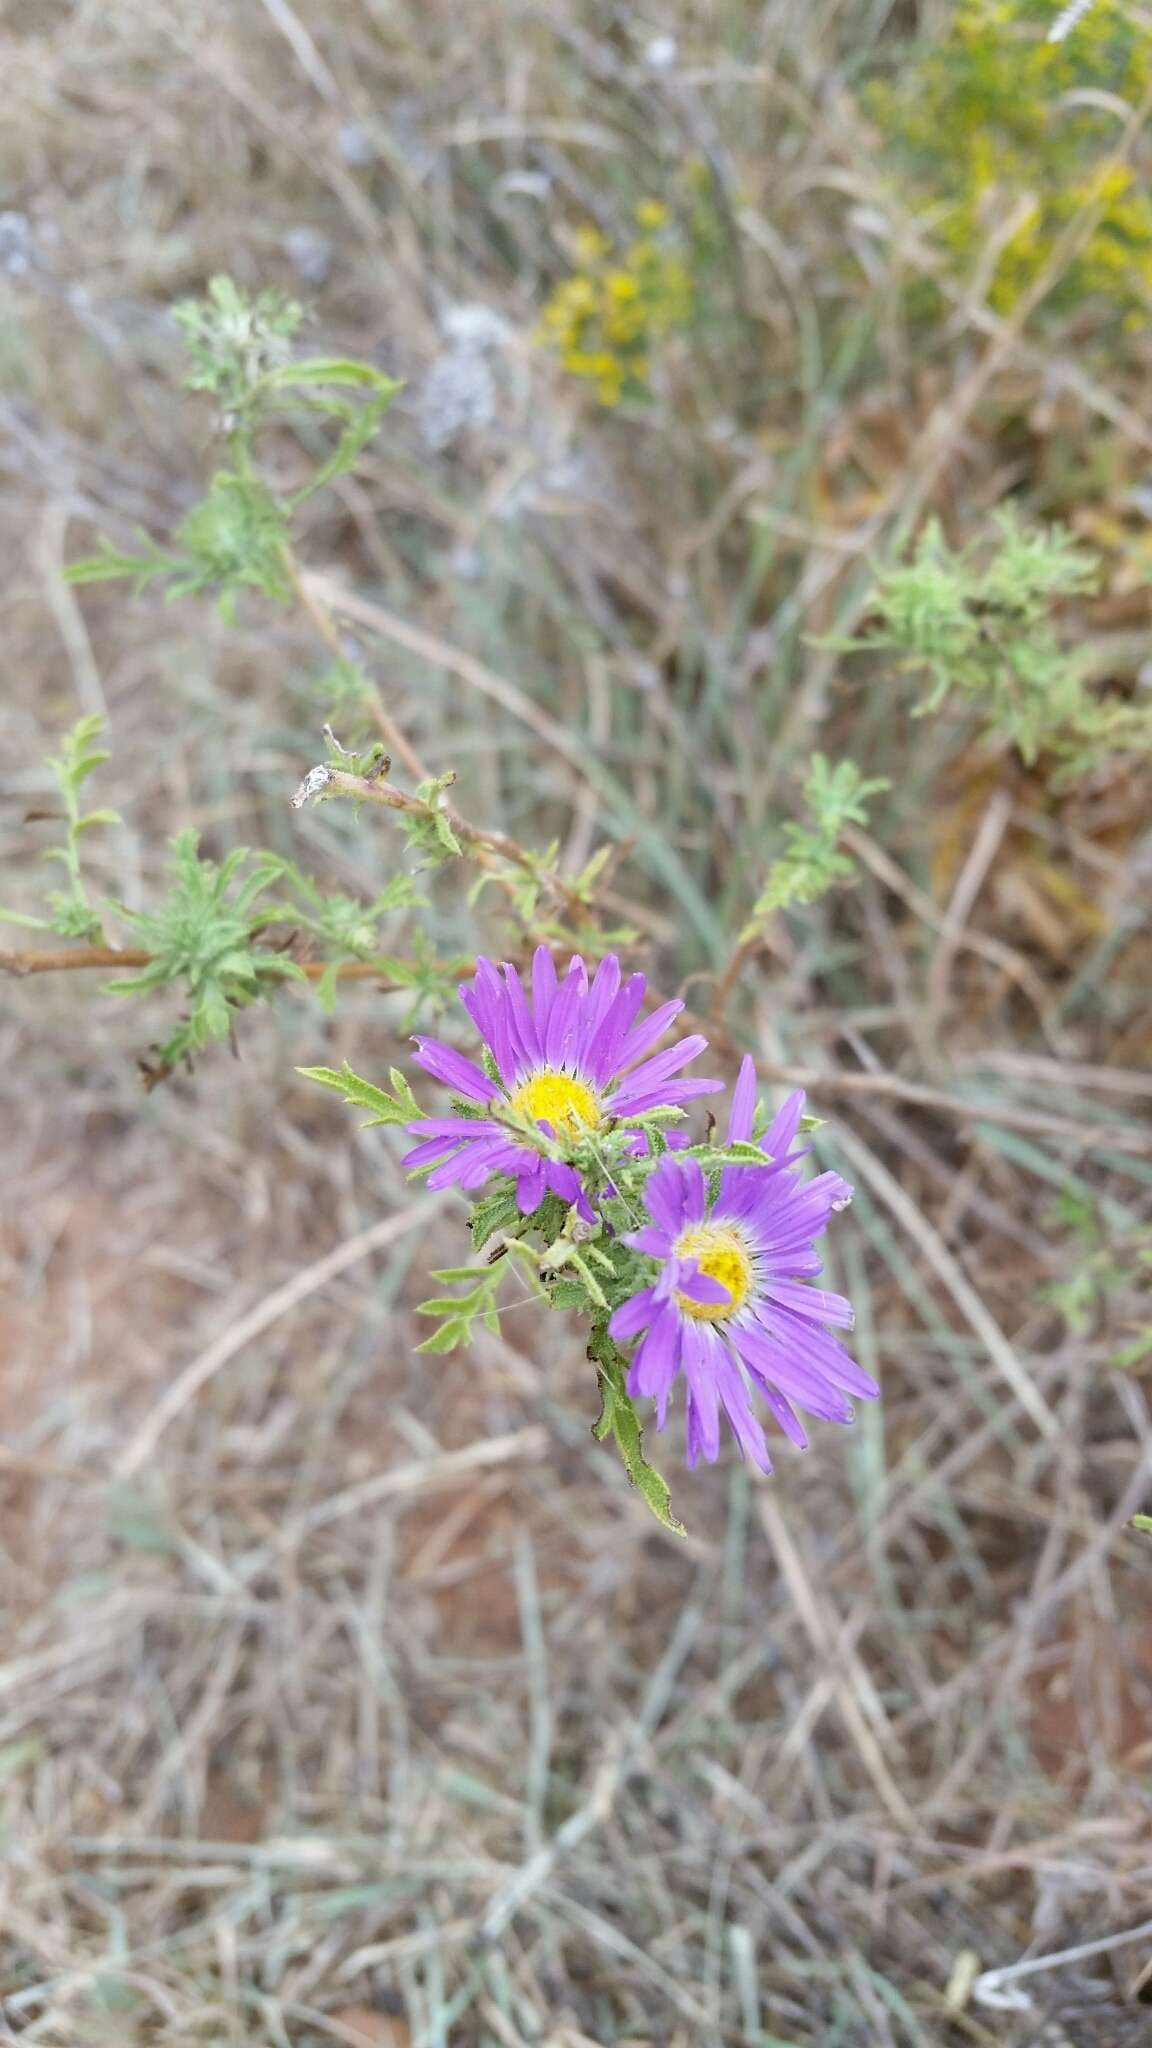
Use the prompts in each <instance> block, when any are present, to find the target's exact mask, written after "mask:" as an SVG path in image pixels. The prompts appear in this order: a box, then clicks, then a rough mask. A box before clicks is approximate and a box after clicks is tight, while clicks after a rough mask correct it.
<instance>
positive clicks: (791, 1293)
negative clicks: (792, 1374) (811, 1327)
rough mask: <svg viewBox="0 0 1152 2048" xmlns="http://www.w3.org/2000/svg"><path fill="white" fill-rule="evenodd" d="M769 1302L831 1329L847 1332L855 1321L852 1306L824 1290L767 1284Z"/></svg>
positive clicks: (786, 1284)
mask: <svg viewBox="0 0 1152 2048" xmlns="http://www.w3.org/2000/svg"><path fill="white" fill-rule="evenodd" d="M764 1292H765V1294H766V1295H767V1296H768V1299H769V1301H775V1302H779V1303H780V1305H781V1307H782V1308H790V1309H792V1310H793V1311H794V1312H795V1314H796V1315H798V1316H804V1317H806V1318H808V1319H810V1320H811V1321H812V1322H815V1323H830V1324H831V1325H832V1326H833V1328H834V1329H837V1330H850V1329H852V1327H853V1326H854V1324H855V1321H856V1311H855V1309H854V1308H853V1307H852V1303H851V1302H850V1301H848V1300H846V1299H845V1297H844V1295H842V1294H829V1293H828V1292H827V1290H826V1289H825V1288H823V1287H794V1286H793V1285H791V1283H790V1282H789V1281H787V1280H776V1279H773V1280H771V1281H769V1283H768V1284H767V1286H766V1287H765V1289H764Z"/></svg>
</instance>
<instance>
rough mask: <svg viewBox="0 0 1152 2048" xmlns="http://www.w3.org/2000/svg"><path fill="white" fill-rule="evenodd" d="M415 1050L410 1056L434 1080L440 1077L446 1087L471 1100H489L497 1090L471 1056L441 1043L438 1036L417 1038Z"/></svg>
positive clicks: (439, 1079) (438, 1079)
mask: <svg viewBox="0 0 1152 2048" xmlns="http://www.w3.org/2000/svg"><path fill="white" fill-rule="evenodd" d="M414 1044H415V1046H416V1051H415V1052H414V1053H413V1055H412V1057H413V1059H414V1060H415V1062H416V1064H417V1066H418V1067H423V1069H424V1071H425V1073H426V1074H431V1075H432V1076H433V1077H434V1079H435V1080H437V1081H443V1083H444V1086H445V1087H446V1088H452V1089H454V1090H455V1092H456V1094H457V1095H466V1096H467V1097H468V1098H469V1099H470V1100H471V1101H472V1102H491V1101H492V1099H493V1097H494V1096H495V1095H497V1094H498V1093H499V1090H498V1089H497V1087H496V1086H495V1083H494V1082H492V1081H490V1080H489V1079H488V1076H487V1074H486V1073H485V1072H484V1070H483V1068H482V1067H478V1066H477V1065H476V1062H475V1061H474V1060H468V1059H465V1057H464V1054H463V1053H462V1052H456V1051H454V1049H453V1048H452V1046H450V1045H442V1044H441V1043H440V1040H439V1039H438V1038H417V1039H415V1040H414Z"/></svg>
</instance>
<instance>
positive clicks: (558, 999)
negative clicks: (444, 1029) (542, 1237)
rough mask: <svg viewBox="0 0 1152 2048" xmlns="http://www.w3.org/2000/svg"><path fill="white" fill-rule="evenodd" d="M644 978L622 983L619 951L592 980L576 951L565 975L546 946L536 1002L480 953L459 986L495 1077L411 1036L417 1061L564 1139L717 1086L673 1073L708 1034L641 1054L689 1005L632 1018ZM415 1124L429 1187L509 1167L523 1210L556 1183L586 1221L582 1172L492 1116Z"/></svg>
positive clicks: (507, 970)
mask: <svg viewBox="0 0 1152 2048" xmlns="http://www.w3.org/2000/svg"><path fill="white" fill-rule="evenodd" d="M647 986H648V984H647V981H646V980H645V977H644V976H643V975H642V974H633V975H632V976H631V977H630V978H629V979H628V980H627V981H622V980H621V976H620V962H619V961H618V960H617V958H616V956H615V954H613V953H609V954H607V955H606V957H605V958H604V959H603V960H602V961H601V962H600V965H599V967H598V968H597V969H596V973H595V975H594V977H593V979H592V980H591V981H589V979H588V973H587V969H586V968H585V966H584V962H583V960H581V958H580V957H579V955H578V954H577V955H575V956H574V957H573V959H572V961H571V963H570V964H569V968H568V972H567V974H566V975H565V976H564V979H563V980H562V981H558V980H557V977H556V969H555V967H554V966H553V964H552V955H551V953H550V952H549V951H548V948H547V946H540V947H538V948H537V951H536V954H535V957H534V959H533V962H532V993H531V997H530V998H529V996H527V995H526V994H525V992H524V990H523V988H522V987H521V985H520V979H519V976H518V975H517V974H516V971H515V969H514V968H512V967H509V966H505V967H504V968H503V969H502V970H500V971H499V972H498V971H497V969H496V968H495V967H494V966H493V964H492V962H491V960H477V962H476V979H475V981H474V982H473V984H472V986H471V987H470V988H462V989H461V990H460V1000H461V1002H462V1003H463V1005H464V1008H465V1009H466V1010H467V1012H468V1015H469V1016H470V1017H471V1019H472V1022H473V1023H474V1024H475V1026H476V1029H477V1031H478V1032H479V1033H480V1036H481V1038H482V1039H483V1040H484V1042H485V1044H486V1045H487V1047H488V1049H489V1051H490V1052H491V1054H492V1058H493V1060H494V1062H495V1065H496V1070H497V1073H498V1074H499V1080H498V1081H493V1080H491V1079H490V1078H489V1076H488V1075H487V1074H486V1073H485V1072H484V1070H483V1068H482V1067H479V1066H477V1065H476V1063H475V1061H473V1060H470V1059H466V1058H465V1057H464V1055H463V1053H459V1052H455V1051H453V1049H452V1047H451V1046H449V1045H441V1044H440V1042H439V1040H438V1039H435V1038H418V1039H417V1040H416V1047H417V1051H416V1060H417V1062H418V1064H419V1065H420V1066H422V1067H424V1068H425V1069H426V1071H427V1072H428V1073H429V1074H433V1075H435V1077H436V1079H437V1080H438V1081H443V1083H444V1084H445V1086H446V1087H448V1088H451V1089H452V1091H453V1093H454V1094H456V1095H461V1096H463V1097H465V1099H466V1100H467V1101H469V1102H473V1103H475V1104H476V1106H477V1109H478V1110H484V1109H490V1108H492V1107H493V1106H494V1105H497V1104H499V1105H501V1106H505V1105H507V1106H510V1107H511V1108H512V1109H514V1110H519V1111H520V1112H521V1113H522V1114H525V1115H527V1116H529V1117H531V1118H532V1119H533V1120H534V1122H536V1123H537V1124H538V1125H539V1126H540V1129H541V1130H542V1131H544V1132H545V1133H546V1134H547V1136H549V1137H550V1138H553V1139H555V1140H557V1141H559V1142H560V1143H561V1144H564V1143H565V1142H575V1141H576V1140H579V1139H581V1138H583V1137H585V1136H587V1135H589V1134H591V1133H594V1132H595V1131H596V1130H598V1129H599V1127H600V1125H601V1124H603V1123H605V1122H607V1120H608V1119H609V1118H610V1117H630V1116H638V1115H639V1114H640V1113H641V1112H642V1111H644V1110H648V1109H657V1108H661V1107H663V1106H665V1105H671V1104H676V1103H681V1102H689V1101H691V1100H692V1098H693V1096H696V1095H712V1094H714V1093H715V1092H716V1090H717V1089H718V1088H721V1087H723V1085H724V1084H723V1082H721V1081H705V1080H699V1081H678V1080H675V1079H673V1076H674V1075H676V1074H678V1073H679V1072H680V1069H681V1067H686V1066H687V1065H688V1063H689V1061H690V1060H694V1059H695V1058H696V1056H697V1054H698V1053H701V1052H703V1051H704V1048H705V1046H706V1045H707V1042H708V1041H707V1039H704V1038H700V1037H698V1036H692V1037H690V1038H682V1039H680V1040H679V1042H678V1043H677V1044H676V1045H671V1046H669V1047H667V1049H666V1050H665V1051H664V1052H658V1053H655V1054H653V1055H652V1056H651V1057H646V1055H648V1054H650V1053H651V1048H652V1047H653V1046H654V1045H655V1044H656V1041H657V1039H658V1038H660V1037H661V1036H662V1034H663V1033H664V1032H665V1031H666V1030H667V1028H668V1026H669V1024H670V1023H671V1022H672V1019H673V1017H676V1016H678V1015H679V1013H680V1011H681V1010H682V1009H683V1008H684V1005H683V1003H681V1002H675V1001H674V1002H670V1003H662V1004H661V1005H660V1007H659V1009H656V1010H653V1011H652V1014H651V1016H648V1017H645V1018H644V1019H643V1021H642V1022H637V1018H638V1015H639V1010H640V1005H641V1003H642V1002H643V1000H644V997H645V994H646V992H647ZM637 1062H639V1064H637ZM408 1129H409V1131H410V1133H411V1135H412V1136H413V1137H418V1138H420V1139H422V1140H423V1142H422V1143H421V1144H419V1145H417V1146H416V1147H415V1149H414V1150H413V1151H411V1152H409V1153H408V1154H407V1156H406V1158H405V1160H404V1164H405V1166H427V1165H428V1163H429V1161H430V1160H434V1161H436V1162H437V1164H436V1165H434V1166H433V1170H432V1172H431V1173H430V1174H429V1176H428V1185H429V1187H431V1188H443V1187H448V1186H449V1185H450V1184H451V1183H452V1182H456V1183H457V1184H458V1185H459V1186H460V1187H462V1188H467V1189H469V1190H471V1189H474V1188H478V1187H481V1186H482V1185H483V1183H484V1182H485V1181H486V1180H487V1179H488V1176H489V1175H490V1174H493V1173H508V1174H511V1175H512V1177H513V1179H514V1180H515V1182H516V1196H517V1200H518V1202H519V1205H520V1209H521V1212H522V1213H523V1214H524V1215H530V1214H531V1212H532V1210H533V1209H535V1208H537V1207H538V1205H539V1203H540V1202H541V1201H542V1200H543V1199H544V1196H545V1194H547V1193H548V1192H549V1191H551V1192H552V1193H553V1194H557V1195H560V1196H561V1197H562V1198H563V1200H564V1201H566V1202H579V1203H580V1204H581V1206H582V1209H583V1211H584V1213H585V1214H586V1215H587V1216H588V1217H589V1219H591V1214H592V1212H591V1209H590V1208H589V1206H588V1203H587V1199H586V1197H585V1196H584V1192H583V1189H582V1187H581V1184H580V1178H579V1175H578V1174H577V1173H576V1171H575V1169H574V1168H573V1167H571V1166H569V1165H567V1164H565V1163H564V1162H563V1161H561V1160H554V1159H545V1158H543V1157H542V1156H541V1155H540V1153H538V1152H535V1151H533V1150H532V1148H531V1147H530V1146H528V1145H525V1144H523V1143H522V1142H521V1141H520V1140H518V1138H517V1136H516V1133H515V1131H514V1130H509V1128H508V1126H507V1125H506V1124H504V1123H501V1122H498V1121H497V1120H496V1118H495V1117H492V1116H484V1115H477V1116H460V1115H457V1116H439V1117H425V1118H423V1119H422V1120H421V1121H420V1122H419V1123H413V1124H409V1126H408Z"/></svg>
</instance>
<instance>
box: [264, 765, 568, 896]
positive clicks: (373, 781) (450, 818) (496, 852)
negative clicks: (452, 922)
mask: <svg viewBox="0 0 1152 2048" xmlns="http://www.w3.org/2000/svg"><path fill="white" fill-rule="evenodd" d="M303 788H304V785H303V784H302V785H301V789H303ZM316 794H317V795H322V796H347V797H352V798H354V799H355V800H356V801H357V802H358V803H369V804H380V805H382V806H383V808H384V809H385V810H389V811H402V812H404V813H405V814H406V815H407V816H408V817H410V818H423V819H431V818H434V817H436V815H437V812H439V815H440V816H441V817H443V818H445V819H447V822H448V824H449V825H450V826H451V828H452V831H453V832H454V834H455V836H456V838H457V839H459V840H460V842H461V844H462V845H464V846H466V847H467V848H468V851H469V853H470V855H471V857H472V859H473V860H474V861H475V862H476V864H477V866H478V867H482V868H487V869H488V870H490V871H496V872H498V871H499V869H500V867H501V866H505V867H507V866H511V867H516V868H519V869H520V870H521V871H522V872H523V873H524V874H526V875H531V876H532V878H533V880H535V881H538V882H540V883H541V884H542V885H543V886H544V887H545V888H547V889H550V890H551V891H552V892H553V894H554V895H556V896H559V897H560V898H561V899H562V901H563V903H564V905H565V908H566V909H567V910H568V911H569V912H570V913H571V915H572V916H573V917H574V918H575V919H576V920H577V922H580V923H587V921H588V905H587V904H586V903H585V902H584V901H583V899H582V898H581V897H580V896H578V895H577V893H576V891H575V889H573V888H570V887H569V885H568V883H567V882H565V881H564V879H563V877H562V876H560V875H558V874H556V873H555V872H553V871H552V870H551V869H548V870H542V869H541V864H540V862H539V860H537V859H536V857H535V856H534V855H533V854H530V853H528V852H526V850H525V849H524V847H522V846H520V845H518V844H517V842H516V840H515V839H510V838H509V837H508V834H507V833H506V832H487V831H485V830H484V829H483V828H482V827H481V826H479V825H473V824H471V823H470V822H469V820H468V819H467V818H463V817H461V815H460V813H459V811H457V810H455V809H454V808H453V806H452V805H451V804H449V803H441V804H439V805H436V804H431V803H429V802H428V801H427V800H426V799H425V798H424V797H421V796H413V795H412V794H411V793H410V792H409V791H408V790H406V789H397V787H396V784H395V783H394V782H387V781H385V780H384V778H383V777H382V776H375V775H352V774H350V773H349V771H348V770H347V769H346V768H332V767H329V769H328V773H327V780H326V781H325V783H324V784H323V787H322V788H321V789H318V790H317V792H316ZM297 796H300V791H298V792H297ZM302 800H303V799H302ZM293 801H294V802H295V801H296V799H295V798H294V799H293Z"/></svg>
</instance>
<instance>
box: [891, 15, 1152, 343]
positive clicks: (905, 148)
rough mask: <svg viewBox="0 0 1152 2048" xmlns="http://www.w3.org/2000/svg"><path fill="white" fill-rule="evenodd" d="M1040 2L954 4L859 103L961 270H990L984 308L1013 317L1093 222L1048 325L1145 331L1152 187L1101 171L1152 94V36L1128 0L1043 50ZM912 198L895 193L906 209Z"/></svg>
mask: <svg viewBox="0 0 1152 2048" xmlns="http://www.w3.org/2000/svg"><path fill="white" fill-rule="evenodd" d="M1055 17H1056V9H1055V7H1054V6H1052V5H1051V4H1050V0H959V5H958V6H957V8H956V10H955V13H954V15H953V18H952V20H951V23H950V25H949V30H948V33H947V34H945V35H944V36H942V37H941V39H940V40H939V41H938V42H935V43H934V44H933V45H932V46H931V47H929V48H927V49H922V50H921V52H920V53H918V54H914V55H912V57H911V60H909V56H908V53H907V52H905V53H902V55H901V59H900V62H899V67H898V70H897V71H896V74H895V76H894V78H893V80H892V81H891V83H884V84H875V85H873V86H872V87H871V88H870V89H869V91H868V93H867V95H866V104H867V105H868V108H869V111H870V112H871V114H872V115H873V117H874V119H875V120H876V121H877V122H878V124H879V126H880V128H881V129H882V130H883V132H884V134H885V136H886V137H887V138H888V140H889V142H890V143H891V144H892V145H893V148H894V151H895V157H896V162H897V164H898V165H899V167H900V168H901V169H902V170H903V171H904V172H905V174H906V175H910V176H911V179H912V185H913V190H914V191H915V192H918V193H919V194H920V196H921V197H922V198H923V200H924V201H925V202H927V203H928V204H930V205H931V206H932V208H933V211H932V217H931V220H932V227H933V229H934V232H935V233H936V235H937V236H938V238H939V240H940V242H941V243H942V245H943V247H944V250H945V251H946V253H947V255H948V257H949V258H950V259H951V262H952V263H953V264H954V265H955V267H956V268H957V270H959V271H961V272H968V271H971V270H973V269H975V268H976V267H977V266H978V265H979V264H981V263H987V262H989V261H990V262H991V274H990V277H989V278H988V282H987V291H988V298H989V302H990V304H991V305H992V306H993V307H994V309H995V310H997V311H998V312H1002V313H1007V312H1010V311H1011V309H1012V307H1013V306H1014V305H1015V304H1016V302H1017V300H1018V299H1019V298H1020V296H1021V293H1022V292H1024V291H1025V290H1027V288H1028V287H1029V285H1031V284H1032V283H1033V282H1034V281H1035V279H1036V278H1037V277H1038V276H1039V274H1040V272H1041V271H1042V270H1043V269H1044V267H1045V265H1046V264H1047V263H1048V261H1049V259H1050V258H1051V256H1052V254H1053V252H1054V250H1055V248H1056V245H1057V242H1058V240H1059V238H1060V236H1061V235H1062V234H1063V233H1064V231H1065V230H1066V229H1067V228H1068V227H1069V224H1070V223H1071V222H1072V221H1073V220H1075V219H1077V218H1078V217H1080V216H1083V215H1084V214H1085V212H1086V210H1094V211H1095V215H1096V219H1095V224H1094V225H1093V226H1092V227H1091V231H1090V232H1089V233H1088V236H1087V239H1086V240H1085V241H1084V243H1083V244H1082V246H1081V247H1080V249H1079V252H1078V253H1077V254H1076V255H1075V256H1074V258H1073V259H1072V261H1071V262H1070V263H1069V265H1068V267H1067V269H1066V270H1065V272H1064V275H1063V277H1062V278H1061V279H1060V280H1059V282H1058V284H1056V286H1055V288H1054V289H1053V291H1052V292H1051V293H1050V294H1049V297H1048V300H1047V305H1046V310H1047V311H1049V312H1054V313H1057V314H1058V313H1060V312H1069V311H1076V312H1077V313H1082V311H1083V309H1084V307H1085V305H1086V304H1093V303H1094V304H1095V307H1096V309H1097V311H1098V314H1100V315H1102V316H1103V317H1105V318H1107V317H1112V318H1116V317H1117V316H1119V317H1120V318H1122V319H1123V320H1124V321H1125V322H1126V323H1127V324H1129V325H1131V326H1134V327H1137V326H1138V327H1140V328H1143V327H1144V326H1145V325H1146V322H1147V317H1148V305H1149V299H1150V297H1152V196H1150V194H1149V190H1148V185H1147V177H1146V174H1145V175H1144V176H1142V175H1141V172H1140V169H1139V168H1138V167H1136V166H1133V165H1129V164H1115V163H1111V162H1110V161H1109V158H1110V155H1111V153H1112V152H1114V150H1115V148H1116V144H1117V141H1118V139H1119V133H1120V123H1119V121H1118V119H1117V114H1118V113H1122V112H1123V111H1124V110H1125V109H1127V108H1133V107H1135V106H1137V105H1138V104H1139V102H1140V101H1141V99H1142V98H1143V97H1144V95H1145V93H1146V92H1147V90H1148V87H1149V83H1150V82H1152V36H1149V34H1148V29H1147V26H1146V24H1145V23H1144V22H1142V21H1141V20H1140V18H1139V15H1138V14H1137V13H1136V12H1135V11H1134V10H1132V11H1130V10H1129V9H1128V7H1127V6H1126V5H1125V4H1124V0H1097V5H1096V6H1095V7H1094V8H1093V9H1092V10H1091V11H1090V12H1089V13H1088V14H1087V15H1086V16H1085V18H1084V19H1083V20H1082V21H1080V22H1079V23H1078V24H1077V26H1076V29H1075V32H1074V33H1073V34H1072V35H1070V36H1068V37H1067V38H1065V39H1063V40H1060V41H1057V42H1053V41H1051V40H1050V31H1051V28H1052V25H1053V22H1054V20H1055ZM906 192H907V186H906V185H902V187H901V198H902V199H904V198H905V197H906Z"/></svg>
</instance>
